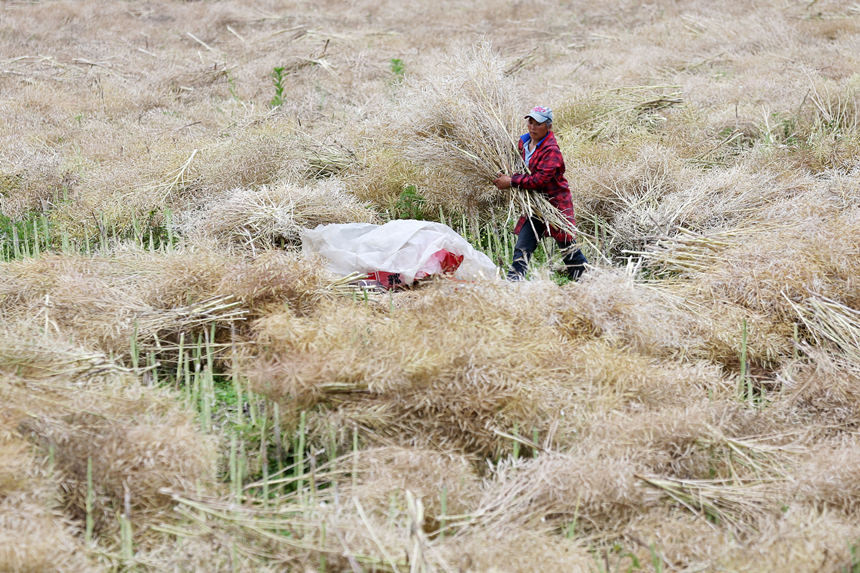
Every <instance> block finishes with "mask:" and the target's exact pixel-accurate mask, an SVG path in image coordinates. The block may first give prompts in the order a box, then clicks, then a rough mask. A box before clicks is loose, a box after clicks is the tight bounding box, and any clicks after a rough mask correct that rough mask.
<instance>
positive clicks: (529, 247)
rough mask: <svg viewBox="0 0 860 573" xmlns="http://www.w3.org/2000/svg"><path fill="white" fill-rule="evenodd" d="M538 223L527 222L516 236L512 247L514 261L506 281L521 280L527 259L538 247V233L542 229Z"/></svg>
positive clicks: (527, 263) (526, 266)
mask: <svg viewBox="0 0 860 573" xmlns="http://www.w3.org/2000/svg"><path fill="white" fill-rule="evenodd" d="M539 225H541V223H540V221H536V220H535V219H531V220H527V221H526V224H525V225H523V228H522V229H520V234H519V235H517V244H516V245H515V246H514V260H513V263H511V270H510V271H508V280H523V279H524V278H525V276H526V271H528V268H529V259H530V258H531V256H532V253H534V252H535V249H536V248H537V245H538V233H539V232H541V229H542V227H540V226H539Z"/></svg>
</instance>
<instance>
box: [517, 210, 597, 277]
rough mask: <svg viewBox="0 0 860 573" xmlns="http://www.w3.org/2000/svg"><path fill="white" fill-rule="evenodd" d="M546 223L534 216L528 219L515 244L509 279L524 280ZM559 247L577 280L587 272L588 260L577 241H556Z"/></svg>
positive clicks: (569, 274) (568, 268) (569, 272)
mask: <svg viewBox="0 0 860 573" xmlns="http://www.w3.org/2000/svg"><path fill="white" fill-rule="evenodd" d="M543 231H544V224H543V222H542V221H540V220H538V219H536V218H534V217H532V218H531V219H530V220H528V221H526V224H525V225H523V228H522V229H521V230H520V234H519V235H517V244H516V246H514V261H513V263H512V264H511V270H510V271H509V272H508V279H510V280H522V279H523V278H524V277H525V276H526V271H527V270H528V268H529V259H531V256H532V253H534V252H535V249H537V245H538V242H539V241H540V239H539V237H540V235H542V234H543ZM556 243H557V244H558V248H559V249H561V252H562V253H564V254H563V258H562V260H563V261H564V266H565V272H566V273H567V276H568V277H570V279H571V280H577V279H578V278H579V277H580V276H582V273H584V272H585V264H586V263H587V262H588V260H587V259H586V258H585V255H583V254H582V251H581V250H580V249H578V248H577V247H576V243H570V242H567V241H558V240H557V241H556Z"/></svg>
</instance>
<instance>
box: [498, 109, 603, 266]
mask: <svg viewBox="0 0 860 573" xmlns="http://www.w3.org/2000/svg"><path fill="white" fill-rule="evenodd" d="M525 119H526V121H527V122H528V133H526V134H525V135H523V136H522V137H520V141H519V145H518V146H519V150H520V153H521V154H522V156H523V159H525V162H526V165H528V167H529V171H530V172H531V173H529V174H524V173H515V174H513V175H504V174H502V175H499V176H498V177H497V178H496V179H495V181H493V184H494V185H495V186H496V187H498V188H499V189H508V188H509V187H519V188H521V189H531V190H533V191H539V192H541V193H544V194H546V195H547V196H548V198H549V202H550V203H552V205H553V206H555V207H556V208H557V209H558V210H559V211H560V212H561V213H562V215H564V217H565V218H567V219H568V220H569V221H570V223H571V225H575V224H576V221H575V220H574V218H573V201H572V199H571V195H570V186H569V185H568V183H567V180H566V179H565V178H564V158H562V156H561V150H559V148H558V143H556V141H555V135H554V134H553V132H552V110H551V109H549V108H548V107H543V106H536V107H534V108H532V110H531V111H530V112H529V113H528V115H526V116H525ZM514 233H515V234H516V235H517V244H516V246H515V247H514V260H513V263H512V265H511V270H510V272H508V279H509V280H522V279H523V278H524V277H525V274H526V271H527V270H528V265H529V259H530V258H531V256H532V253H534V251H535V249H536V248H537V244H538V241H540V239H542V238H544V237H547V236H551V237H552V238H553V239H555V241H556V243H558V246H559V248H560V249H561V250H562V253H564V258H563V260H564V264H565V267H566V269H565V270H566V272H567V275H568V276H569V277H570V278H571V279H572V280H576V279H578V278H579V277H580V276H581V275H582V273H583V272H584V271H585V264H586V263H587V262H588V261H587V260H586V258H585V255H583V254H582V251H581V250H580V249H579V248H578V247H577V246H576V242H575V239H574V237H573V236H572V235H570V234H569V233H567V232H566V231H564V230H562V229H557V228H556V227H553V226H549V227H547V225H545V224H544V222H543V221H541V220H540V219H538V218H537V217H531V218H529V219H527V218H526V217H520V219H519V220H518V221H517V225H516V227H514Z"/></svg>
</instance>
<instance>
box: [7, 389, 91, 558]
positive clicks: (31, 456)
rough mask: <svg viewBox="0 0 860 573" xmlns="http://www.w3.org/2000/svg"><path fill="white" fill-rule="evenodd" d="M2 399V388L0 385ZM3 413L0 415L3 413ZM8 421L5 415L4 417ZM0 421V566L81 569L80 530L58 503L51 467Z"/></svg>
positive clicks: (30, 446) (56, 486)
mask: <svg viewBox="0 0 860 573" xmlns="http://www.w3.org/2000/svg"><path fill="white" fill-rule="evenodd" d="M0 392H2V394H3V396H4V400H5V399H7V393H6V392H4V391H2V390H0ZM4 418H5V416H4ZM8 421H11V420H8ZM3 422H4V426H3V427H0V431H2V433H3V439H2V440H0V569H2V570H4V571H36V570H49V569H54V570H65V571H75V570H77V571H83V570H87V569H91V568H93V566H94V563H92V562H90V561H89V559H88V558H87V556H86V550H85V548H84V547H83V546H82V543H81V540H80V532H79V531H77V528H76V527H75V526H74V525H73V523H72V522H71V520H70V519H69V518H68V517H67V516H64V515H63V513H62V508H61V507H60V505H59V501H60V500H59V497H60V491H59V485H60V484H59V483H58V482H57V481H56V479H55V477H56V475H55V473H54V468H52V467H50V466H49V464H48V460H47V458H46V457H45V456H42V455H39V454H38V453H37V452H36V451H35V448H34V447H33V446H32V444H29V443H27V442H26V441H25V440H24V439H23V438H22V437H21V436H20V435H19V434H18V433H17V431H15V429H14V428H9V427H5V422H7V420H5V419H4V420H3Z"/></svg>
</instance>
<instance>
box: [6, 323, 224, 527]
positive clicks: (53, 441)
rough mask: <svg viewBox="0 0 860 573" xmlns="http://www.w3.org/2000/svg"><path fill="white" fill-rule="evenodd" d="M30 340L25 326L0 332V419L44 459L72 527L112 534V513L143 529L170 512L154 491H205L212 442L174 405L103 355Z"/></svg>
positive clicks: (50, 339)
mask: <svg viewBox="0 0 860 573" xmlns="http://www.w3.org/2000/svg"><path fill="white" fill-rule="evenodd" d="M37 333H38V328H37V327H36V326H35V325H33V324H32V323H21V324H14V325H10V324H7V325H5V327H4V329H3V330H2V332H0V348H2V349H3V351H2V353H0V372H4V373H5V377H4V383H3V387H2V391H3V396H4V403H5V405H6V406H5V412H4V414H5V416H4V417H6V418H8V419H9V420H10V422H9V423H11V424H14V426H15V427H16V428H18V430H19V431H20V432H21V433H22V435H24V436H26V437H27V438H28V439H29V440H30V441H31V442H32V443H33V444H35V445H36V446H37V447H38V448H39V449H40V451H42V452H43V453H45V455H47V452H50V453H51V454H50V455H51V458H52V460H53V463H54V469H55V470H56V473H55V474H54V475H53V476H51V479H52V480H54V481H56V484H57V487H58V489H59V490H60V491H62V493H63V496H64V503H65V506H66V510H67V511H68V513H69V515H70V516H71V517H74V518H77V519H84V518H85V517H86V516H87V515H89V516H90V517H91V518H92V519H93V520H94V528H95V531H96V532H98V531H102V530H104V531H115V530H116V528H117V526H118V523H117V521H116V515H117V512H124V513H125V514H128V513H129V512H134V514H135V518H136V523H138V526H143V525H144V524H146V523H147V519H148V517H151V516H153V515H157V514H158V513H160V512H161V511H163V510H164V509H165V507H166V504H167V503H169V499H168V498H166V497H165V496H164V494H163V493H162V492H161V491H160V490H161V489H162V488H164V487H174V488H185V487H191V486H192V485H196V484H195V482H199V484H200V485H201V486H204V487H206V486H207V484H208V483H210V482H211V480H212V478H213V477H214V469H215V448H214V442H213V440H211V439H209V438H206V437H204V436H202V435H201V434H200V433H199V431H198V430H197V428H196V424H195V423H194V421H193V418H192V416H190V415H189V413H188V412H186V411H185V410H184V409H183V408H182V407H181V406H179V405H178V401H177V399H176V397H175V396H173V395H171V394H170V393H169V392H167V391H163V390H156V389H151V388H143V387H142V386H141V385H140V384H139V381H138V379H137V378H136V377H133V376H131V375H130V374H129V373H127V372H126V371H124V369H123V368H122V367H121V366H118V365H116V364H115V363H113V361H112V360H109V359H108V358H107V357H106V356H104V355H97V354H94V353H92V352H89V351H86V350H83V349H81V348H79V347H76V346H74V345H72V344H70V343H68V342H67V341H66V340H64V339H63V338H61V337H56V336H48V335H44V334H37ZM13 373H14V374H13ZM88 508H89V510H88Z"/></svg>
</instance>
